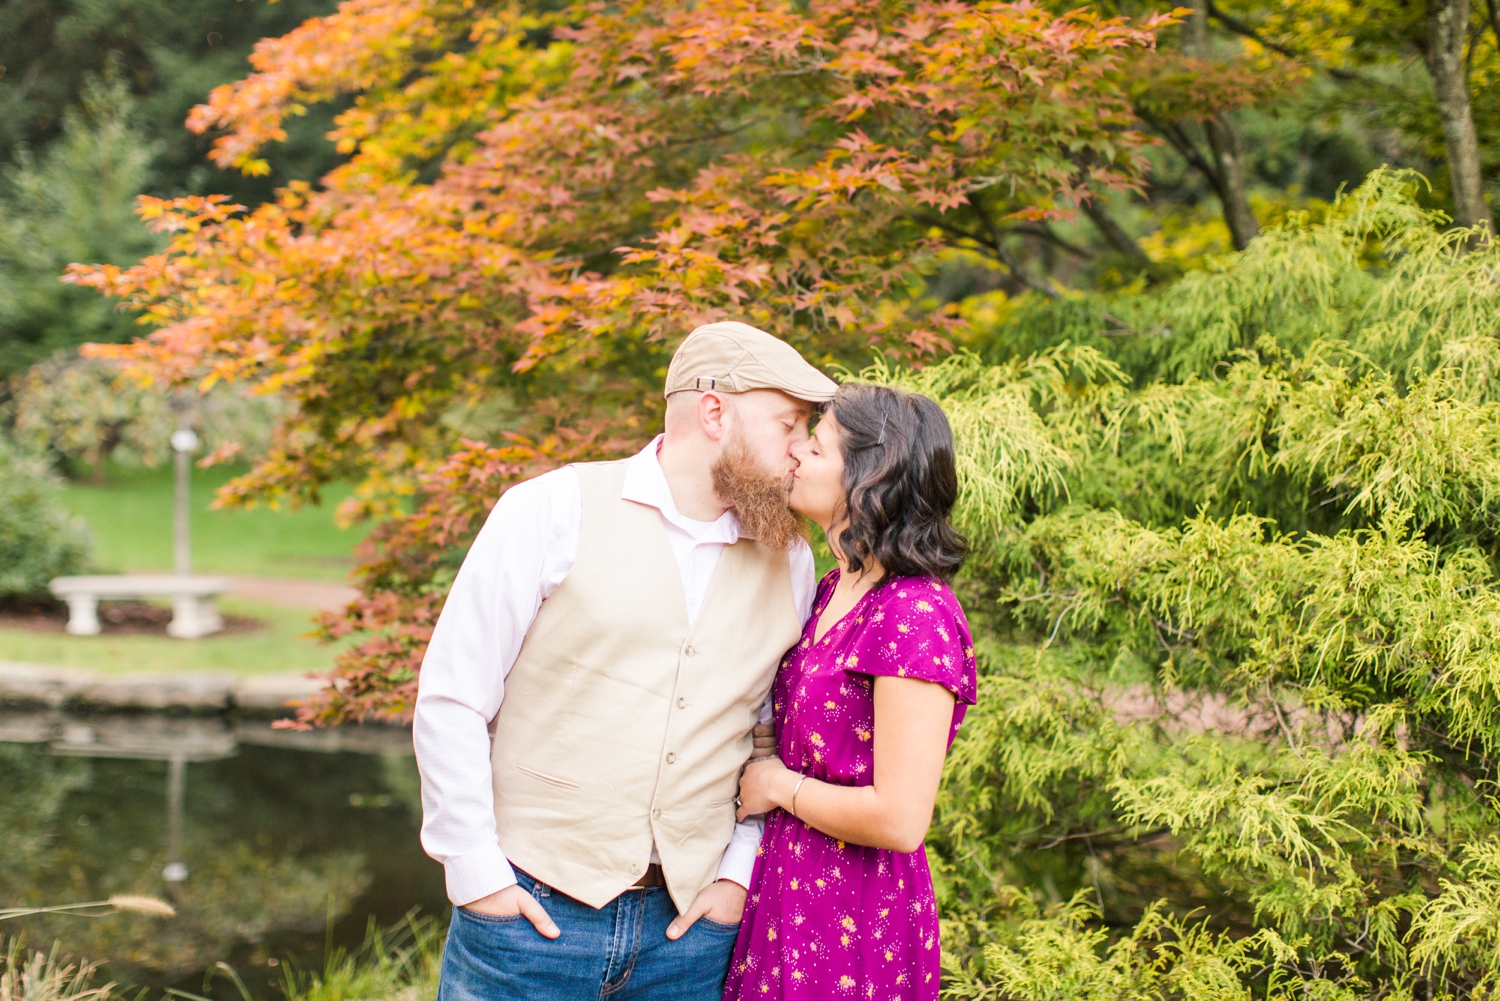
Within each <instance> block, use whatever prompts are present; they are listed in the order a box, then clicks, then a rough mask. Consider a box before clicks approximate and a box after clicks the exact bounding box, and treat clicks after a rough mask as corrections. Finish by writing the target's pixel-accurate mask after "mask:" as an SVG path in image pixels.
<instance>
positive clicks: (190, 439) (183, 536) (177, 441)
mask: <svg viewBox="0 0 1500 1001" xmlns="http://www.w3.org/2000/svg"><path fill="white" fill-rule="evenodd" d="M197 447H198V435H197V434H196V433H195V432H194V431H193V429H192V428H189V427H179V428H178V429H177V430H176V431H173V432H172V451H173V452H175V453H176V455H175V456H174V458H175V459H176V462H177V489H176V509H175V510H174V511H173V515H172V570H173V572H174V573H176V574H177V576H179V577H186V576H188V575H189V574H191V573H192V572H193V543H192V537H191V536H190V535H189V531H188V530H189V527H190V525H189V521H188V516H189V512H190V509H191V501H190V499H189V496H188V475H189V473H190V471H191V469H192V465H191V464H192V461H193V451H194V450H195V449H196V448H197Z"/></svg>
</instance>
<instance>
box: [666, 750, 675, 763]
mask: <svg viewBox="0 0 1500 1001" xmlns="http://www.w3.org/2000/svg"><path fill="white" fill-rule="evenodd" d="M676 761H677V754H676V752H675V751H668V752H667V764H669V765H670V764H674V763H675V762H676Z"/></svg>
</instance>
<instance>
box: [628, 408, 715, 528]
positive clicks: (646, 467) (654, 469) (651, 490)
mask: <svg viewBox="0 0 1500 1001" xmlns="http://www.w3.org/2000/svg"><path fill="white" fill-rule="evenodd" d="M664 437H666V436H665V435H657V436H656V437H655V438H653V439H651V444H649V445H647V446H646V447H645V448H643V449H641V450H640V451H639V452H637V453H636V454H635V455H634V456H633V457H632V458H631V460H630V464H629V465H628V466H626V467H625V485H624V486H623V487H621V488H620V499H621V500H628V501H634V502H635V503H637V504H645V505H646V506H647V507H654V508H656V509H657V510H658V511H660V512H661V516H662V519H663V520H664V521H666V522H667V523H668V524H671V525H674V526H676V527H677V528H679V529H681V530H682V531H684V532H686V533H687V534H688V535H690V536H692V538H693V541H694V542H696V543H700V544H701V543H705V542H708V543H723V544H724V545H726V546H732V545H734V544H735V543H736V542H738V541H739V539H740V520H739V519H738V518H736V517H735V515H734V512H733V511H725V512H724V513H723V514H721V515H719V516H718V517H717V518H715V519H714V520H713V521H694V520H693V519H692V518H688V517H685V516H684V515H683V514H681V513H680V512H679V511H678V510H677V504H676V502H674V501H673V500H672V488H671V487H670V486H668V485H667V474H666V473H664V472H662V469H661V461H660V460H659V459H658V458H657V455H656V453H657V450H658V449H660V448H661V442H662V439H663V438H664Z"/></svg>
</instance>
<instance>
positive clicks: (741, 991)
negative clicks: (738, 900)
mask: <svg viewBox="0 0 1500 1001" xmlns="http://www.w3.org/2000/svg"><path fill="white" fill-rule="evenodd" d="M838 574H839V572H838V571H837V570H834V571H832V572H831V573H829V574H828V576H826V577H824V578H823V581H822V583H820V584H819V585H818V595H817V599H816V601H815V602H814V604H813V615H812V617H811V618H810V619H809V620H808V622H807V624H806V625H805V626H804V627H803V630H802V639H801V641H799V642H798V644H797V645H796V646H795V647H793V648H792V649H791V650H788V651H787V654H786V656H785V657H784V658H783V659H782V662H781V670H780V672H779V673H778V674H777V676H776V686H775V688H774V689H773V691H774V701H775V709H776V726H777V743H778V750H779V753H780V755H781V760H782V761H784V762H786V765H787V767H788V768H791V769H792V770H793V771H798V772H801V773H803V774H804V775H807V776H808V777H810V778H815V779H820V780H822V781H824V782H832V783H835V784H838V785H848V786H863V785H869V784H870V783H871V782H873V781H874V778H875V751H874V730H875V703H874V676H875V675H889V676H893V677H902V678H919V679H921V680H923V681H933V682H936V683H938V684H940V685H942V686H943V687H944V688H947V689H949V690H950V691H952V692H953V694H954V695H955V696H956V697H957V704H955V705H954V707H953V729H952V730H951V731H950V732H949V734H948V742H949V744H950V745H951V744H952V742H953V737H954V735H955V734H956V733H957V732H958V726H959V723H960V722H961V721H962V720H963V718H964V712H965V710H966V709H967V708H968V706H971V705H973V704H974V694H975V685H976V681H977V679H976V676H975V669H974V643H973V640H972V639H971V638H970V636H969V624H968V622H967V621H966V620H965V619H964V613H963V609H962V608H960V607H959V604H958V599H956V598H955V597H954V596H953V592H952V591H950V590H948V587H947V586H946V585H945V584H943V583H942V582H940V581H938V580H935V579H931V578H926V577H893V578H891V579H890V580H888V581H886V582H885V583H884V584H882V585H881V586H880V587H878V588H875V589H874V590H872V591H869V592H867V593H866V594H865V595H863V596H862V597H861V598H860V599H859V601H858V602H857V603H856V604H855V606H854V608H852V609H851V610H850V611H849V613H848V614H847V615H845V616H844V618H843V619H841V620H840V621H839V622H838V623H837V624H836V625H834V626H833V628H831V629H829V630H828V632H827V634H825V635H824V637H823V639H822V640H820V641H817V642H814V637H815V636H816V629H817V624H818V618H819V616H820V615H821V614H822V611H823V609H824V607H826V606H827V604H828V601H829V599H830V598H831V597H832V595H833V589H834V587H835V586H836V585H837V584H838ZM938 955H939V950H938V915H937V903H936V901H935V900H934V898H933V892H932V875H931V873H929V872H928V870H927V855H926V852H925V851H924V850H920V849H919V850H918V851H915V852H912V853H911V854H905V853H903V852H894V851H890V850H888V849H885V848H867V847H863V846H860V845H851V844H845V843H844V842H842V841H839V840H837V839H835V838H831V837H829V836H828V835H826V834H824V833H822V832H821V831H817V830H814V829H813V828H811V827H809V826H807V825H806V824H804V823H803V822H802V821H800V820H798V819H797V818H795V817H793V816H792V815H791V814H789V813H786V812H784V811H782V810H775V811H772V813H771V814H770V816H768V817H767V818H766V829H765V834H764V835H763V836H762V837H761V841H760V853H759V857H758V858H757V859H756V861H755V874H754V876H752V877H751V882H750V896H749V899H748V900H747V901H746V904H745V917H744V920H743V922H741V924H740V934H739V938H738V940H737V941H736V942H735V946H734V959H733V961H732V962H731V963H730V966H729V978H728V980H727V981H726V982H725V985H724V997H725V999H726V1001H751V999H756V1001H759V999H762V998H766V999H776V998H785V999H791V1001H803V999H806V1001H815V999H817V1001H821V999H825V998H850V999H860V1001H865V999H876V1001H892V999H905V998H913V999H916V998H920V999H924V1001H926V999H932V998H936V997H937V996H938V982H939V966H938Z"/></svg>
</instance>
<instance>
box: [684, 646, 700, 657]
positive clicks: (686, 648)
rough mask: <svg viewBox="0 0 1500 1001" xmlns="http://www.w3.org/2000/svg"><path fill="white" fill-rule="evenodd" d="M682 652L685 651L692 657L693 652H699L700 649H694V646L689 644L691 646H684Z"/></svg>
mask: <svg viewBox="0 0 1500 1001" xmlns="http://www.w3.org/2000/svg"><path fill="white" fill-rule="evenodd" d="M682 652H683V653H685V654H687V655H688V656H689V657H691V656H692V655H693V654H695V653H697V652H698V651H697V650H694V649H693V648H692V647H690V646H689V647H683V648H682Z"/></svg>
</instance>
